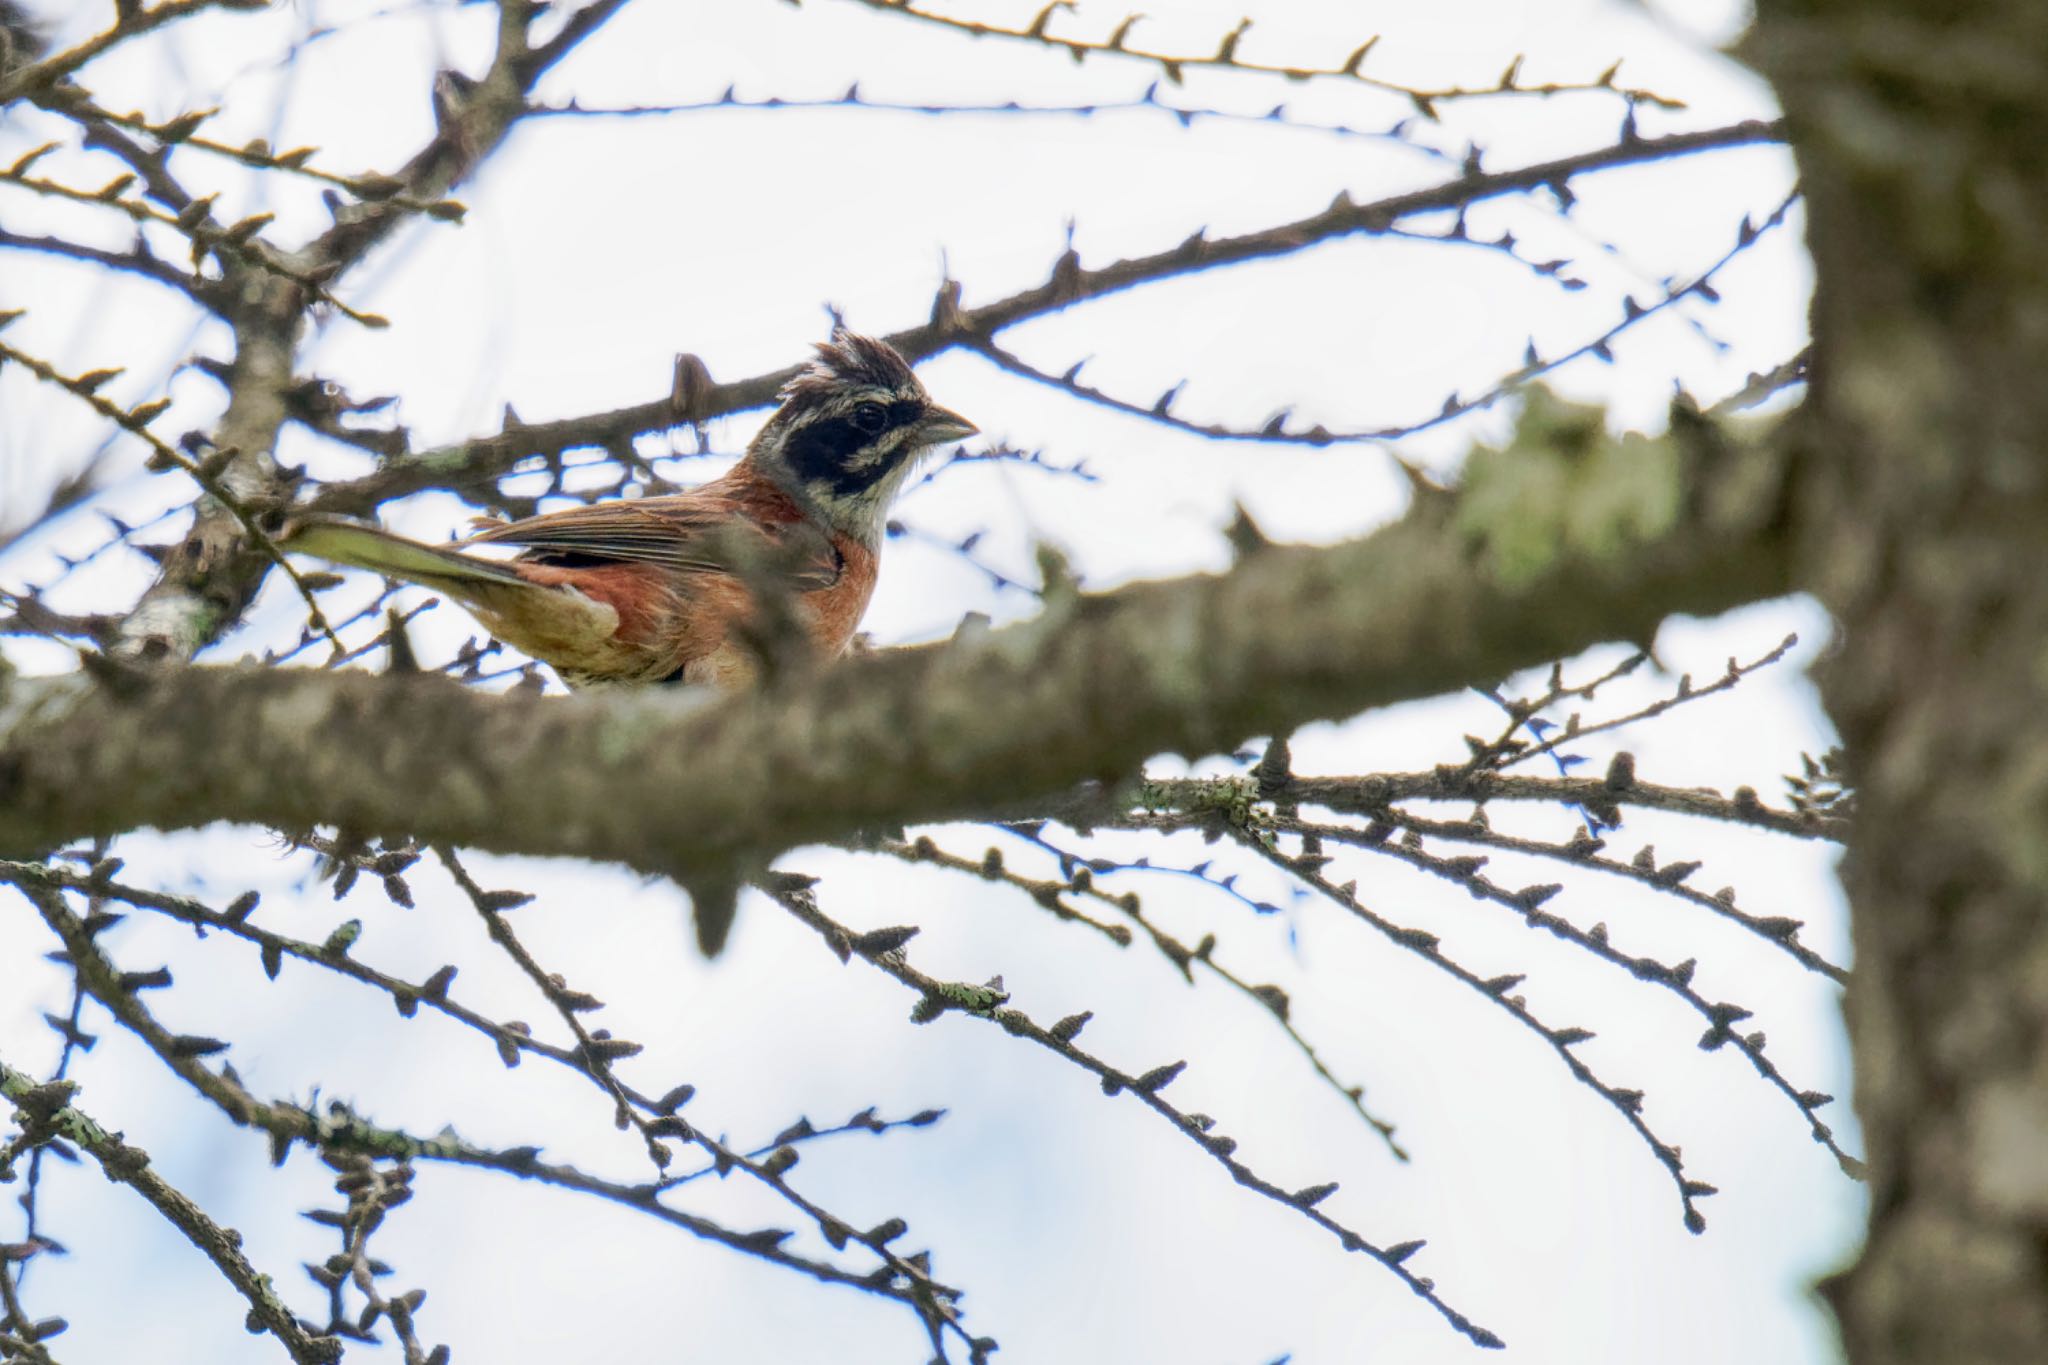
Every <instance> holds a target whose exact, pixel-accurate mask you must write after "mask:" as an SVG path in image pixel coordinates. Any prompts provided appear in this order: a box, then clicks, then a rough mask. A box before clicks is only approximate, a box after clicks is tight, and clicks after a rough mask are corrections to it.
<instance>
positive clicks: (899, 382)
mask: <svg viewBox="0 0 2048 1365" xmlns="http://www.w3.org/2000/svg"><path fill="white" fill-rule="evenodd" d="M916 384H917V377H916V375H915V374H913V373H912V371H911V368H910V363H909V362H908V361H906V360H905V359H904V358H903V357H902V356H901V355H899V354H898V353H897V351H896V348H895V347H894V346H891V345H890V344H889V343H888V342H886V341H878V340H876V339H875V338H874V337H870V336H862V335H861V334H860V333H858V332H849V331H847V330H846V329H845V328H844V327H838V328H834V329H833V332H832V339H831V340H830V341H821V342H819V343H818V354H817V356H816V358H815V359H813V360H812V361H811V362H810V363H809V364H807V365H805V366H804V367H803V369H801V370H799V371H797V374H796V377H795V378H794V379H792V380H790V381H789V382H788V383H787V384H785V385H783V386H782V392H781V394H780V395H778V396H779V397H780V398H781V399H782V401H783V402H785V403H787V402H789V401H790V400H792V399H799V398H812V399H815V398H823V397H825V396H826V395H828V394H831V393H833V392H835V391H837V390H840V389H843V388H845V387H847V386H849V385H872V386H873V387H875V388H880V389H888V390H891V391H895V390H899V389H910V388H914V387H915V386H916Z"/></svg>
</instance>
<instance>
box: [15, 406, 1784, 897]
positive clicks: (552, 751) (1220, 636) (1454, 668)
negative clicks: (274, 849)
mask: <svg viewBox="0 0 2048 1365" xmlns="http://www.w3.org/2000/svg"><path fill="white" fill-rule="evenodd" d="M1674 419H1675V420H1674V426H1673V429H1672V432H1671V434H1670V435H1668V436H1666V437H1662V438H1658V439H1656V440H1652V439H1650V438H1646V437H1641V436H1630V437H1626V438H1622V439H1620V440H1615V439H1612V438H1609V437H1606V436H1605V435H1604V432H1603V430H1602V418H1601V414H1600V413H1599V412H1598V411H1597V410H1593V409H1585V408H1567V407H1564V406H1563V405H1560V404H1558V403H1557V402H1556V400H1554V399H1550V398H1549V397H1548V396H1547V395H1543V394H1541V393H1540V391H1539V392H1538V393H1537V394H1535V395H1532V397H1531V400H1530V406H1529V409H1528V410H1527V411H1526V412H1525V414H1524V418H1523V422H1522V426H1521V429H1520V431H1519V432H1518V434H1517V437H1516V439H1515V441H1514V443H1513V444H1511V445H1510V446H1509V447H1508V448H1507V449H1505V450H1499V451H1495V450H1487V449H1481V450H1478V451H1475V452H1474V454H1473V456H1472V457H1471V459H1470V460H1469V461H1468V474H1467V477H1466V480H1465V483H1464V485H1463V486H1462V487H1461V488H1460V489H1459V490H1457V491H1456V492H1455V493H1451V492H1443V491H1436V490H1430V491H1426V492H1425V493H1424V494H1422V495H1421V496H1420V498H1419V501H1418V502H1417V504H1416V506H1415V507H1414V508H1413V509H1412V510H1411V511H1410V512H1409V514H1408V515H1407V516H1405V517H1404V518H1402V519H1401V520H1400V521H1399V522H1397V523H1395V524H1393V525H1391V526H1388V527H1386V528H1384V529H1382V530H1381V531H1379V532H1377V533H1375V534H1373V535H1371V536H1368V537H1366V538H1364V539H1362V540H1357V541H1352V542H1349V543H1346V544H1341V545H1336V546H1331V547H1327V548H1306V547H1288V548H1281V547H1273V546H1254V547H1252V548H1250V549H1248V550H1247V551H1246V552H1245V553H1244V555H1243V556H1242V558H1241V559H1240V562H1239V563H1238V565H1237V567H1236V569H1235V570H1234V571H1233V572H1232V573H1230V574H1229V575H1227V576H1224V577H1194V578H1186V579H1180V580H1176V581H1172V582H1166V583H1153V584H1140V585H1137V586H1134V587H1129V588H1125V589H1123V590H1121V591H1118V592H1115V593H1111V594H1107V595H1103V596H1093V597H1081V596H1078V595H1076V594H1074V593H1072V592H1071V591H1067V592H1064V593H1052V594H1049V595H1048V597H1047V601H1046V610H1045V612H1044V613H1043V614H1042V615H1041V616H1039V617H1037V618H1035V619H1033V620H1031V621H1027V622H1025V623H1023V624H1020V625H1017V626H1013V627H1010V628H1008V629H1005V630H1002V631H997V632H992V633H988V634H983V635H979V636H974V637H969V638H963V639H959V640H955V641H953V642H951V643H949V644H946V645H941V646H933V647H925V648H917V649H900V650H888V651H883V652H881V653H879V654H876V655H874V656H871V657H867V658H862V659H857V660H852V661H848V662H846V663H843V664H840V665H838V666H836V667H833V668H831V669H829V670H826V671H825V672H824V673H822V674H821V675H819V676H815V677H812V678H808V679H802V680H797V681H793V682H791V683H790V684H789V685H788V686H787V687H785V688H783V689H780V690H778V691H775V692H771V693H767V694H760V695H749V696H739V697H731V698H722V699H721V698H716V697H713V696H710V695H708V694H705V693H702V692H698V691H695V690H688V691H672V690H668V689H652V690H644V691H634V692H618V693H609V694H605V693H594V694H589V695H585V696H580V697H577V698H574V699H571V700H567V701H563V700H556V699H544V698H540V697H536V696H531V695H509V694H508V695H497V696H491V695H481V694H478V693H476V692H474V691H470V690H466V689H464V688H462V687H460V686H459V685H456V684H453V683H450V682H447V681H446V680H443V679H440V678H435V677H431V676H411V677H407V676H399V677H390V676H385V677H372V676H367V675H363V674H356V673H347V672H330V673H318V674H316V673H301V672H291V671H259V670H248V669H210V668H185V669H168V670H163V671H161V672H155V671H148V670H138V669H129V668H126V667H121V666H117V665H112V664H105V663H102V664H101V665H100V666H98V667H96V668H94V669H92V670H89V671H88V672H87V673H81V674H77V675H70V676H65V677H57V678H37V679H15V680H13V681H11V682H9V683H6V684H4V691H0V851H12V852H19V851H27V850H35V849H43V848H47V847H49V846H51V845H52V844H54V843H57V842H59V841H62V840H65V839H70V838H75V837H79V836H83V835H91V834H96V833H104V832H112V831H117V830H126V829H132V828H136V827H138V826H143V825H154V826H156V827H158V828H165V829H176V828H189V827H192V826H197V825H202V824H206V823H209V822H212V821H216V820H234V821H254V822H261V823H268V824H278V825H284V826H287V827H297V828H304V827H310V826H314V825H319V824H341V825H345V826H347V827H349V828H352V829H358V830H364V831H387V830H398V829H403V830H406V831H408V832H410V833H412V834H414V835H417V836H418V837H420V838H423V839H428V840H434V841H445V842H449V843H455V844H463V845H470V846H474V847H479V848H486V849H495V850H502V851H508V852H511V851H517V852H523V853H530V854H543V855H549V854H552V855H569V856H577V857H587V858H600V859H612V860H618V861H622V862H626V863H629V864H631V865H633V866H635V867H638V868H642V869H645V870H649V871H656V872H664V873H669V874H672V875H676V876H678V877H681V878H682V879H684V880H685V881H686V882H688V881H697V882H699V883H700V884H701V883H707V882H710V881H714V880H718V879H723V878H730V877H731V876H733V875H734V873H735V867H736V864H737V865H738V870H740V871H742V872H744V871H745V870H746V869H747V867H748V866H750V865H758V864H759V863H760V862H763V861H765V860H766V859H767V858H769V857H772V856H773V855H775V854H776V853H778V852H780V851H782V850H783V849H786V848H789V847H791V846H794V845H797V844H800V843H804V842H807V841H813V840H822V839H831V838H835V837H843V836H846V835H848V834H851V833H853V832H855V831H858V830H861V829H872V828H873V827H875V826H877V825H881V824H886V823H890V822H902V821H916V820H939V819H946V818H950V817H957V816H960V815H963V814H967V813H976V812H983V811H986V810H988V809H989V807H990V806H991V805H992V804H994V803H1001V802H1010V803H1016V802H1020V801H1023V800H1026V799H1028V798H1033V797H1038V796H1041V795H1043V794H1046V793H1051V792H1058V791H1062V790H1066V789H1068V788H1070V787H1071V786H1072V785H1073V784H1074V783H1075V782H1077V781H1079V780H1081V779H1085V778H1088V777H1100V776H1104V775H1121V774H1125V773H1128V772H1130V771H1132V770H1133V769H1134V768H1135V767H1136V766H1137V765H1139V764H1140V763H1141V762H1142V761H1143V760H1144V759H1145V758H1147V757H1148V756H1150V755H1152V754H1155V753H1158V752H1161V751H1162V750H1175V751H1178V752H1183V753H1204V752H1211V751H1214V750H1217V749H1222V748H1227V747H1229V746H1230V745H1232V744H1234V743H1236V742H1237V741H1239V740H1241V739H1243V738H1245V737H1246V736H1248V735H1255V734H1265V733H1271V732H1273V731H1275V730H1278V729H1282V728H1285V727H1289V726H1292V725H1295V724H1298V723H1301V722H1306V721H1310V720H1315V719H1321V718H1327V717H1334V716H1342V715H1348V714H1352V713H1354V712H1356V711H1359V710H1361V709H1365V708H1369V707H1373V706H1381V705H1386V704H1389V703H1392V702H1396V701H1401V700H1406V699H1409V698H1413V697H1421V696H1428V695H1433V694H1436V693H1439V692H1442V691H1445V690H1448V689H1453V688H1457V687H1461V686H1465V685H1467V684H1471V683H1474V682H1482V681H1492V680H1494V679H1498V678H1500V677H1503V676H1505V675H1507V674H1508V673H1511V672H1513V671H1514V670H1516V669H1519V668H1523V667H1528V666H1531V665H1534V664H1537V663H1540V662H1542V661H1544V660H1547V659H1551V658H1554V657H1557V656H1560V655H1565V654H1571V653H1574V652H1576V651H1578V650H1581V649H1584V648H1586V647H1588V646H1590V645H1593V644H1595V643H1599V642H1601V641H1607V640H1614V639H1617V638H1620V639H1646V638H1648V637H1649V636H1650V635H1651V634H1652V633H1653V632H1654V630H1655V629H1656V627H1657V624H1658V623H1659V622H1660V621H1661V620H1662V619H1663V618H1664V617H1665V616H1666V615H1668V614H1670V613H1672V612H1680V611H1683V612H1692V613H1706V612H1715V611H1721V610H1725V609H1728V608H1731V607H1734V606H1737V605H1740V604H1742V603H1746V602H1750V601H1755V600H1757V599H1759V598H1764V597H1770V596H1773V595H1776V594H1779V593H1783V592H1786V591H1788V590H1790V588H1791V578H1790V571H1789V568H1788V562H1787V553H1786V548H1785V546H1784V545H1783V544H1782V543H1781V538H1780V534H1779V529H1778V528H1779V520H1780V517H1779V513H1780V505H1781V501H1782V498H1783V495H1784V485H1785V481H1786V470H1785V464H1786V460H1785V457H1784V454H1783V452H1782V451H1781V450H1780V449H1778V448H1777V447H1776V446H1774V445H1771V444H1768V443H1763V444H1743V443H1738V442H1737V441H1736V440H1735V439H1734V438H1733V437H1732V436H1731V435H1730V434H1729V433H1728V432H1726V431H1725V430H1722V429H1720V428H1717V427H1714V426H1711V425H1707V424H1704V423H1702V422H1700V421H1699V419H1697V418H1696V417H1686V416H1685V415H1684V414H1683V413H1674ZM88 657H91V656H88ZM94 675H97V676H94ZM537 777H539V778H542V779H544V780H536V778H537ZM1013 813H1014V809H1013Z"/></svg>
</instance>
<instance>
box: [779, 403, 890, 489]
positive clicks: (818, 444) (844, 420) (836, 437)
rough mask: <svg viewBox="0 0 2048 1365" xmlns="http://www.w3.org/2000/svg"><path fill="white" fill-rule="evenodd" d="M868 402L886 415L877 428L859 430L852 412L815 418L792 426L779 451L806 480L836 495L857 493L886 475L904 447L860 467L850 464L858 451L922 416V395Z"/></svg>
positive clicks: (797, 474)
mask: <svg viewBox="0 0 2048 1365" xmlns="http://www.w3.org/2000/svg"><path fill="white" fill-rule="evenodd" d="M869 406H872V407H878V408H880V409H881V411H882V413H883V416H884V417H885V419H886V420H885V422H884V423H883V425H882V427H881V429H880V430H878V431H863V430H861V428H860V426H859V425H858V424H857V422H856V420H855V416H856V414H855V412H853V411H848V412H847V413H846V414H845V415H842V416H838V417H820V418H817V419H815V420H813V421H810V422H806V423H804V424H803V425H802V426H800V427H798V428H796V429H795V430H793V431H791V432H790V434H789V440H788V444H787V445H786V446H785V447H784V451H785V453H786V456H787V458H788V460H789V467H790V469H791V470H792V471H794V472H795V474H796V476H797V477H798V478H800V479H802V480H804V481H805V482H806V483H819V484H823V485H825V487H826V488H827V489H829V490H830V491H831V492H832V493H833V494H835V495H840V496H843V495H846V494H850V493H859V492H861V491H863V490H865V489H867V488H870V487H873V486H874V485H875V484H876V483H879V482H880V481H881V480H882V479H884V478H886V477H887V476H888V475H889V473H890V472H891V471H892V470H893V469H894V468H895V467H896V464H897V462H898V459H899V458H900V457H901V456H902V455H905V454H908V452H907V451H902V450H899V451H895V452H892V456H891V458H888V459H883V460H877V461H875V462H873V463H871V464H868V465H866V466H865V467H863V468H857V469H856V468H849V465H850V464H851V463H852V461H853V459H854V457H855V456H856V455H858V454H859V453H860V452H861V451H862V450H864V449H866V448H867V447H869V446H872V445H874V444H875V443H876V442H877V441H880V440H883V439H886V437H887V435H888V433H889V432H891V431H894V430H896V429H897V428H899V427H905V426H908V425H910V424H911V423H913V422H915V421H917V420H918V419H919V418H921V417H922V416H923V415H924V412H925V404H924V402H923V400H921V399H915V398H904V399H897V400H895V401H893V402H889V403H870V404H869Z"/></svg>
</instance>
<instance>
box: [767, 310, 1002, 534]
mask: <svg viewBox="0 0 2048 1365" xmlns="http://www.w3.org/2000/svg"><path fill="white" fill-rule="evenodd" d="M977 429H978V428H976V427H975V425H974V423H972V422H970V421H968V420H967V419H966V418H964V417H962V416H960V415H959V414H958V413H956V412H949V411H948V410H946V409H945V408H942V407H940V406H939V405H938V404H936V403H934V402H932V400H931V395H930V394H927V393H926V392H925V391H924V385H922V384H920V383H918V381H917V375H916V374H915V373H913V372H912V371H911V368H910V364H909V362H908V361H906V360H904V358H903V357H902V356H901V355H898V354H897V352H896V349H895V348H894V347H893V346H891V345H889V344H888V343H887V342H885V341H877V340H875V339H874V338H873V337H866V336H860V335H858V334H857V333H854V332H849V331H847V330H845V329H844V328H840V329H838V330H835V331H834V332H833V334H832V339H831V340H830V341H827V342H822V343H820V344H819V346H818V355H817V358H816V359H815V360H813V361H811V363H810V364H808V365H806V366H804V368H803V369H802V370H801V371H800V372H799V373H798V374H797V376H796V378H794V379H792V380H790V381H789V383H788V384H787V385H785V386H784V387H783V390H782V406H781V407H779V408H777V409H776V411H775V415H774V416H773V417H771V418H769V419H768V425H767V426H765V427H763V428H762V429H761V434H760V435H759V436H757V437H755V438H754V442H753V444H752V445H751V446H750V447H749V448H748V454H749V457H750V458H751V459H753V460H754V461H755V463H756V464H758V465H760V466H761V468H762V470H763V472H764V473H766V474H767V475H768V476H769V477H770V478H773V479H774V480H776V482H778V483H780V484H782V485H783V486H784V487H786V488H788V489H789V491H790V492H791V493H792V494H793V495H795V496H796V497H797V498H798V499H799V500H800V501H802V502H804V503H806V504H808V505H809V506H811V507H813V508H815V509H816V510H817V511H818V513H819V514H820V515H822V516H823V517H824V518H825V520H827V521H828V522H830V523H831V524H832V525H833V526H834V527H835V528H837V529H838V530H840V531H842V532H844V533H845V534H847V535H850V536H854V537H857V538H858V539H861V540H864V541H867V542H868V543H870V544H873V543H875V542H877V541H879V540H880V539H881V534H882V527H883V524H884V520H885V518H886V517H887V514H888V511H889V504H890V503H891V502H892V501H893V500H894V499H895V497H896V493H897V491H898V490H899V489H901V488H902V486H903V481H904V479H906V478H907V477H909V475H910V471H911V470H912V468H914V467H915V466H916V464H917V461H918V457H919V456H921V455H923V454H925V453H926V452H927V451H930V450H932V449H934V448H935V447H938V446H941V445H944V444H945V443H947V442H948V441H958V440H960V439H961V438H963V437H967V436H972V435H973V434H974V433H975V431H976V430H977Z"/></svg>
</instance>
